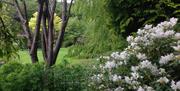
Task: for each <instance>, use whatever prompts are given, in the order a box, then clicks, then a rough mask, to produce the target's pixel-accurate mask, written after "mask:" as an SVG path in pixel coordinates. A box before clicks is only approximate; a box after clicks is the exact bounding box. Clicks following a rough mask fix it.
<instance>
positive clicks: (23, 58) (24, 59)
mask: <svg viewBox="0 0 180 91" xmlns="http://www.w3.org/2000/svg"><path fill="white" fill-rule="evenodd" d="M67 53H68V48H61V50H60V52H59V54H58V58H57V61H56V64H60V63H62V62H63V60H66V61H67V63H69V64H71V65H78V64H79V65H85V66H87V65H92V64H95V63H97V62H96V60H94V59H77V58H69V57H66V55H67ZM18 54H19V59H18V60H19V61H20V62H21V63H23V64H25V63H31V59H30V56H29V54H28V51H27V50H23V51H19V52H18ZM38 58H39V61H40V62H43V55H42V51H41V50H38Z"/></svg>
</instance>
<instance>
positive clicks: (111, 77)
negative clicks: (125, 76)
mask: <svg viewBox="0 0 180 91" xmlns="http://www.w3.org/2000/svg"><path fill="white" fill-rule="evenodd" d="M110 80H112V81H113V82H117V81H119V80H121V76H118V75H116V74H114V75H111V76H110Z"/></svg>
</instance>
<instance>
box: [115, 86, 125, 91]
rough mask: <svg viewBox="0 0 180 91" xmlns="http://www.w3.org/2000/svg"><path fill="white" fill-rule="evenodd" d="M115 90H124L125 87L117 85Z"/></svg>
mask: <svg viewBox="0 0 180 91" xmlns="http://www.w3.org/2000/svg"><path fill="white" fill-rule="evenodd" d="M114 91H124V88H122V87H120V86H119V87H117V88H116V89H115V90H114Z"/></svg>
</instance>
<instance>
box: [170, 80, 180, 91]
mask: <svg viewBox="0 0 180 91" xmlns="http://www.w3.org/2000/svg"><path fill="white" fill-rule="evenodd" d="M171 88H172V89H173V90H175V91H177V90H180V81H178V82H175V81H172V82H171Z"/></svg>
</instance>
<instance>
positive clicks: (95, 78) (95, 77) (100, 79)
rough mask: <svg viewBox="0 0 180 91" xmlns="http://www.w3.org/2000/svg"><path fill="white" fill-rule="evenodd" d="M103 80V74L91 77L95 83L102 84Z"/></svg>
mask: <svg viewBox="0 0 180 91" xmlns="http://www.w3.org/2000/svg"><path fill="white" fill-rule="evenodd" d="M102 78H103V74H97V75H93V76H92V77H91V79H92V80H93V81H96V82H99V83H100V82H101V81H102Z"/></svg>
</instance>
